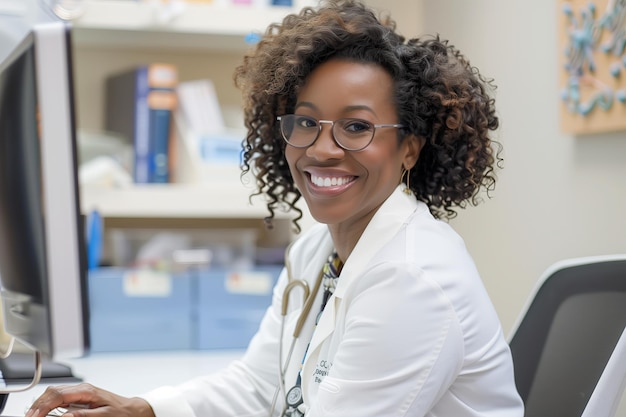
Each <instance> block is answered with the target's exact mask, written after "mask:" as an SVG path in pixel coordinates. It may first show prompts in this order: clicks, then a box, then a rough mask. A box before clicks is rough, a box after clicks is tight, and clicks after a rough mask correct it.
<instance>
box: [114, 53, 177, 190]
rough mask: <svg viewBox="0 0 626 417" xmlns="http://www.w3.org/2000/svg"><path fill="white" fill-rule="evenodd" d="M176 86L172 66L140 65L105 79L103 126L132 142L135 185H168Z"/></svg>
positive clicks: (175, 70)
mask: <svg viewBox="0 0 626 417" xmlns="http://www.w3.org/2000/svg"><path fill="white" fill-rule="evenodd" d="M177 83H178V71H177V69H176V67H175V66H173V65H170V64H163V63H152V64H146V65H141V66H138V67H135V68H132V69H130V70H127V71H124V72H121V73H118V74H114V75H112V76H110V77H108V78H107V80H106V107H105V113H106V114H105V126H106V129H107V130H109V131H111V132H115V133H119V134H121V135H124V136H125V137H127V138H128V139H129V140H130V141H132V144H133V147H134V153H135V155H134V166H133V178H134V180H135V182H136V183H166V182H169V176H170V162H169V159H170V138H171V134H170V133H171V125H172V113H173V111H174V110H175V108H176V104H177V96H176V85H177Z"/></svg>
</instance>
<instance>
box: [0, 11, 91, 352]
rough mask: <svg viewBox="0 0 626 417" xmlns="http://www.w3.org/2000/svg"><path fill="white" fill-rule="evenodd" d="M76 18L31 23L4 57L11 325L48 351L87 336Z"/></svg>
mask: <svg viewBox="0 0 626 417" xmlns="http://www.w3.org/2000/svg"><path fill="white" fill-rule="evenodd" d="M70 34H71V30H70V26H69V25H68V24H67V23H64V22H51V23H44V24H39V25H35V26H34V27H33V29H32V30H31V31H30V33H29V34H28V35H27V37H26V38H25V39H24V40H23V41H22V42H21V43H20V44H19V46H17V48H16V49H15V50H14V51H13V52H12V53H11V54H9V56H8V57H7V58H6V59H5V60H4V61H3V62H1V63H0V284H1V289H2V292H1V297H2V300H1V302H2V315H3V320H4V325H5V330H6V331H7V332H8V333H9V334H10V335H12V336H14V337H15V338H16V339H17V340H19V341H20V342H22V343H23V344H25V345H26V346H28V347H30V348H32V349H33V350H37V351H39V352H41V354H42V355H43V357H44V358H49V359H52V360H56V359H60V358H70V357H78V356H82V355H83V354H84V352H85V350H86V346H87V331H86V325H87V323H88V321H87V317H86V314H87V303H86V294H87V293H86V288H85V286H86V262H85V248H84V236H83V225H82V220H81V216H80V209H79V207H80V205H79V195H78V179H77V158H76V147H77V145H76V133H75V132H76V130H75V120H74V114H75V113H74V99H73V81H72V80H73V79H72V59H71V40H70Z"/></svg>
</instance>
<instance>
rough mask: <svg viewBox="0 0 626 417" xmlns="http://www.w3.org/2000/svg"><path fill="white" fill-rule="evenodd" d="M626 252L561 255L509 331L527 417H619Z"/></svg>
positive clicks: (625, 370) (625, 375) (625, 364)
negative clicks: (582, 255)
mask: <svg viewBox="0 0 626 417" xmlns="http://www.w3.org/2000/svg"><path fill="white" fill-rule="evenodd" d="M625 328H626V254H625V255H611V256H601V257H588V258H578V259H571V260H566V261H562V262H559V263H557V264H555V265H553V266H552V267H550V268H549V269H548V270H547V271H546V272H545V273H544V274H543V275H542V276H541V278H540V279H539V281H538V283H537V285H536V287H535V290H534V292H533V294H532V296H531V297H530V299H529V300H528V302H527V304H526V306H525V308H524V310H523V311H522V314H521V315H520V318H519V319H518V322H517V324H516V326H515V327H514V330H513V332H512V337H511V338H510V342H509V345H510V347H511V353H512V355H513V364H514V368H515V383H516V385H517V389H518V391H519V393H520V395H521V397H522V400H523V401H524V404H525V407H526V412H525V414H524V416H525V417H613V416H614V415H615V412H616V408H617V406H618V404H619V401H620V399H621V396H622V393H623V392H624V386H625V382H626V331H625Z"/></svg>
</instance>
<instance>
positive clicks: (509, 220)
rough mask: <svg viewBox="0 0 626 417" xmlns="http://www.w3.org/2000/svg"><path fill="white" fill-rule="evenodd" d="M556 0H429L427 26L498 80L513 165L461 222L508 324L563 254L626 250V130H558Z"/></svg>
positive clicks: (507, 155)
mask: <svg viewBox="0 0 626 417" xmlns="http://www.w3.org/2000/svg"><path fill="white" fill-rule="evenodd" d="M558 12H559V10H557V7H556V5H555V3H554V2H545V1H542V0H530V1H528V2H499V1H496V0H481V1H472V2H465V1H463V0H448V1H445V2H437V1H426V2H424V8H423V13H424V16H425V17H427V19H424V22H425V26H424V30H425V31H426V32H430V33H434V32H439V33H441V35H442V36H443V37H446V38H450V39H451V40H453V43H455V44H456V45H457V46H458V47H459V48H461V50H462V51H464V52H465V53H466V54H467V55H468V56H469V57H470V60H471V62H472V63H473V64H474V65H476V66H477V67H479V68H480V69H481V71H483V72H484V74H485V75H487V76H489V77H493V78H494V79H495V80H496V83H497V85H498V90H497V92H496V105H497V108H498V109H499V115H500V117H501V122H502V125H501V128H500V130H499V132H498V137H499V140H500V141H501V143H502V144H503V146H504V149H505V152H504V159H505V162H504V164H505V168H504V169H503V170H502V171H501V173H500V175H499V177H500V182H499V184H498V186H497V188H496V191H495V194H494V197H493V199H491V200H489V201H488V202H487V203H486V204H484V205H482V206H481V207H478V208H475V209H470V210H467V211H466V212H465V213H462V215H461V216H459V218H458V219H457V220H455V221H453V224H454V226H455V227H456V228H457V230H459V232H460V233H461V234H462V235H463V236H464V237H465V239H466V241H467V244H468V246H469V248H470V250H471V252H472V254H473V255H474V257H475V259H476V262H477V263H478V266H479V268H480V270H481V271H482V274H483V277H484V280H485V282H486V285H487V287H488V289H489V291H490V292H491V294H492V297H493V299H494V302H495V303H496V307H497V308H498V311H499V313H500V315H501V318H502V321H503V324H504V326H505V329H506V330H508V329H510V328H511V326H512V324H513V323H514V321H515V319H516V317H517V314H518V312H519V311H520V309H521V308H522V305H523V303H524V301H525V299H526V297H527V296H528V294H529V292H530V291H531V288H532V287H533V285H534V283H535V281H536V280H537V279H538V278H539V276H540V275H541V273H542V272H543V271H544V270H545V269H546V268H547V267H548V266H550V265H551V264H552V263H554V262H557V261H559V260H561V259H564V258H571V257H579V256H590V255H601V254H610V253H624V252H626V235H625V234H624V231H626V217H624V216H623V212H624V207H626V163H624V161H623V158H624V155H626V132H617V133H611V134H598V135H589V136H580V137H576V136H572V135H567V134H563V133H561V132H560V131H559V105H560V102H559V90H560V87H559V77H558V57H559V55H558V54H560V53H561V52H560V51H561V49H560V48H559V46H558V45H557V32H556V30H557V29H556V21H557V13H558Z"/></svg>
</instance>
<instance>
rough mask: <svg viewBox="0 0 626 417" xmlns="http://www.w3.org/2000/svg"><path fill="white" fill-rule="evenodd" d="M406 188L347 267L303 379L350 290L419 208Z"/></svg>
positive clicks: (315, 336) (367, 232)
mask: <svg viewBox="0 0 626 417" xmlns="http://www.w3.org/2000/svg"><path fill="white" fill-rule="evenodd" d="M403 188H404V184H401V185H400V186H398V188H396V190H395V191H394V192H393V193H392V194H391V196H389V198H388V199H387V200H386V201H385V202H384V203H383V205H382V206H381V207H380V209H379V210H378V211H377V212H376V214H375V215H374V217H373V218H372V220H371V221H370V223H369V224H368V225H367V227H366V228H365V231H364V232H363V235H361V238H360V239H359V241H358V242H357V244H356V246H355V248H354V250H353V251H352V253H351V254H350V257H349V258H348V260H347V261H346V263H345V264H344V266H343V268H342V270H341V274H340V278H339V280H338V283H337V288H336V289H335V293H334V295H333V296H332V297H331V299H330V300H329V301H328V304H327V305H326V307H325V308H324V313H323V314H322V316H321V317H320V321H319V322H318V323H317V327H316V329H315V331H314V333H313V338H312V339H311V344H310V345H309V349H308V353H307V357H306V360H305V362H304V365H303V375H307V376H308V375H312V373H313V371H314V369H315V364H316V363H317V358H318V356H319V348H320V346H321V345H322V343H323V342H324V340H326V338H327V337H328V336H329V335H330V334H332V333H333V331H334V330H335V315H336V312H337V310H338V308H339V305H340V304H341V300H342V299H343V297H344V294H345V292H346V289H347V288H349V287H350V285H351V283H352V282H354V280H355V279H358V277H359V276H360V275H361V274H362V272H363V269H364V268H365V267H367V265H368V260H371V259H372V258H373V256H374V255H375V254H376V252H377V251H378V250H380V248H382V247H383V246H384V245H385V244H386V243H387V242H388V241H389V240H390V239H391V238H393V236H395V235H396V234H397V233H398V231H399V230H400V228H401V227H402V225H403V224H404V223H405V222H406V220H407V218H408V217H409V216H410V215H411V213H413V212H414V211H415V209H416V208H417V207H418V203H417V200H416V199H415V196H413V195H406V194H405V193H403V192H402V189H403ZM307 383H308V377H305V378H303V388H304V389H303V391H304V392H307V387H306V385H307Z"/></svg>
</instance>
